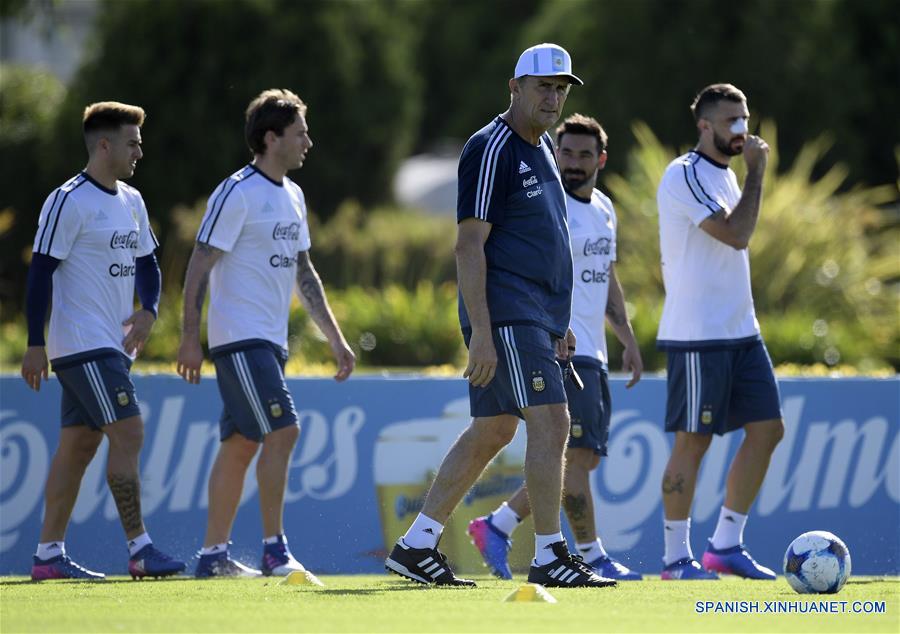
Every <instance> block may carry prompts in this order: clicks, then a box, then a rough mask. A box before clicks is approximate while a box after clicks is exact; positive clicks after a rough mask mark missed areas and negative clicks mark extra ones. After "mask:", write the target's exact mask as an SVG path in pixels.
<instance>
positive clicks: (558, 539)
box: [524, 385, 616, 587]
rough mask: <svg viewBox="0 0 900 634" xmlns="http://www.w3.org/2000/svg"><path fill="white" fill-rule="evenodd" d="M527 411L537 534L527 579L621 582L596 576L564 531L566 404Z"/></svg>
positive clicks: (555, 583) (569, 583)
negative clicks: (571, 549)
mask: <svg viewBox="0 0 900 634" xmlns="http://www.w3.org/2000/svg"><path fill="white" fill-rule="evenodd" d="M560 387H562V386H561V385H560ZM524 413H525V422H526V425H527V430H528V447H527V449H526V453H525V479H526V482H527V484H528V499H529V501H530V503H531V513H532V516H533V518H534V532H535V535H534V537H535V556H534V560H533V561H532V562H531V569H530V570H529V572H528V581H529V582H530V583H538V584H541V585H543V586H549V587H585V586H587V587H604V586H614V585H616V582H615V581H614V580H612V579H606V578H603V577H600V576H598V575H597V574H595V573H594V571H593V569H591V568H590V566H587V565H586V564H584V563H583V562H582V559H581V558H580V557H572V555H571V553H570V552H569V548H568V546H567V545H566V542H565V540H564V539H563V536H562V531H561V530H560V524H559V511H560V506H561V497H562V480H563V468H564V467H563V462H564V461H563V450H564V447H565V442H566V438H567V437H568V435H569V413H568V411H567V409H566V405H565V403H557V404H553V405H542V406H536V407H529V408H528V409H527V410H525V412H524Z"/></svg>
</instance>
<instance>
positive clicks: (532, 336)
mask: <svg viewBox="0 0 900 634" xmlns="http://www.w3.org/2000/svg"><path fill="white" fill-rule="evenodd" d="M491 332H492V333H493V335H494V347H495V348H496V350H497V371H496V373H495V374H494V378H493V379H492V380H491V382H490V383H488V384H487V386H485V387H474V386H472V384H471V383H470V384H469V405H470V408H471V412H472V416H476V417H486V416H499V415H500V414H512V415H513V416H518V417H520V418H521V417H522V410H523V409H525V408H526V407H533V406H535V405H549V404H551V403H565V402H566V392H565V389H564V388H563V376H562V368H561V367H560V365H559V363H557V361H556V346H555V339H554V337H553V335H551V334H550V333H549V332H547V331H546V330H544V329H543V328H538V327H537V326H499V327H496V328H491ZM463 336H464V339H465V342H466V346H468V345H469V340H470V339H471V337H472V335H471V333H464V334H463Z"/></svg>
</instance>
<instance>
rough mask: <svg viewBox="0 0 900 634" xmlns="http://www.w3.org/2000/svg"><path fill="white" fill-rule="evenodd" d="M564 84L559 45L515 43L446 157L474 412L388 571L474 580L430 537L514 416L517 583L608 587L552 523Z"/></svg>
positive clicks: (561, 410) (564, 291)
mask: <svg viewBox="0 0 900 634" xmlns="http://www.w3.org/2000/svg"><path fill="white" fill-rule="evenodd" d="M571 84H577V85H581V84H582V81H581V80H580V79H578V77H576V76H575V75H574V74H572V60H571V57H570V56H569V54H568V53H567V52H566V51H565V49H563V48H562V47H560V46H557V45H556V44H539V45H537V46H533V47H531V48H529V49H527V50H526V51H525V52H523V53H522V55H521V56H520V57H519V61H518V63H517V64H516V68H515V73H514V76H513V78H512V79H510V80H509V90H510V93H511V100H510V106H509V109H508V110H507V111H506V112H504V113H503V114H501V115H499V116H497V117H495V118H494V120H493V121H492V122H491V123H489V124H488V125H487V126H485V127H484V128H482V129H481V130H479V131H478V132H476V133H475V134H474V135H473V136H472V137H471V138H470V139H469V141H468V143H466V146H465V148H464V149H463V152H462V156H461V157H460V160H459V192H458V199H457V219H458V223H459V227H458V233H457V242H456V262H457V274H458V278H459V290H460V302H459V319H460V326H461V327H462V332H463V337H464V339H465V341H466V345H467V346H468V348H469V362H468V365H467V367H466V370H465V373H464V376H465V377H466V378H468V380H469V399H470V405H471V411H472V416H473V417H474V419H473V421H472V424H471V425H470V426H469V427H468V429H466V431H465V432H463V433H462V435H461V436H460V437H459V438H458V439H457V441H456V443H455V444H454V445H453V447H452V448H451V449H450V451H449V452H448V454H447V455H446V456H445V457H444V460H443V462H442V464H441V466H440V469H439V470H438V473H437V475H436V476H435V479H434V482H433V484H432V486H431V490H430V491H429V492H428V495H427V496H426V498H425V503H424V505H423V507H422V512H421V513H419V515H418V516H417V517H416V519H415V521H414V522H413V524H412V526H410V528H409V530H408V531H407V532H406V534H405V535H404V536H403V537H401V538H400V539H399V540H398V542H397V544H396V546H395V547H394V549H393V551H392V552H391V554H390V556H389V557H388V558H387V560H386V561H385V567H386V568H387V569H388V570H390V571H392V572H395V573H397V574H399V575H401V576H403V577H406V578H408V579H411V580H413V581H418V582H420V583H428V584H435V585H452V586H460V585H462V586H472V585H475V584H474V582H473V581H469V580H466V579H460V578H458V577H456V576H455V575H454V574H453V571H452V570H451V569H450V566H449V565H448V564H447V560H446V557H445V556H444V555H443V554H442V553H441V552H440V551H439V550H438V549H437V544H438V541H439V540H440V537H441V532H442V531H443V528H444V524H446V522H447V520H448V518H449V517H450V514H451V513H452V512H453V509H454V508H456V506H457V505H458V504H459V502H460V500H461V499H462V497H463V496H464V495H465V493H466V491H468V490H469V489H470V488H471V487H472V485H473V484H474V483H475V481H476V480H477V479H478V477H479V476H480V475H481V472H482V471H483V470H484V467H485V466H486V465H487V464H488V462H490V461H491V460H492V459H493V458H494V456H496V455H497V453H498V452H499V451H500V450H501V449H502V448H503V447H504V446H506V445H507V444H508V443H509V441H510V440H512V438H513V436H514V435H515V433H516V428H517V427H518V423H519V419H520V418H524V419H525V425H526V430H527V432H528V448H527V451H526V455H525V478H526V481H527V483H528V490H529V494H530V499H531V506H532V513H533V515H534V526H535V558H534V561H533V562H532V566H531V570H530V572H529V575H528V581H529V582H532V583H539V584H541V585H544V586H553V587H584V586H592V587H601V586H608V585H615V581H612V580H609V579H604V578H601V577H599V576H597V575H596V574H595V573H594V571H593V570H591V569H590V568H589V567H588V566H586V565H585V564H584V563H583V562H582V560H581V558H580V557H573V556H572V555H571V554H570V553H569V550H568V547H567V546H566V543H565V541H564V540H563V537H562V533H561V531H560V524H559V511H560V495H561V488H562V457H563V451H564V447H565V444H566V439H567V438H568V434H569V415H568V412H567V408H566V394H565V389H564V386H563V370H562V368H561V366H560V364H559V363H558V361H557V359H558V358H563V359H567V358H568V357H569V356H570V351H573V350H574V348H575V338H574V335H572V333H571V331H570V330H569V321H570V318H571V307H572V286H573V279H572V275H573V273H572V253H571V249H570V245H569V231H568V226H567V218H566V198H565V192H564V190H563V185H562V181H561V179H560V174H559V167H558V166H557V163H556V158H555V156H554V152H553V142H552V140H551V138H550V136H549V135H548V134H547V130H548V129H549V128H550V127H551V126H553V125H554V124H555V123H556V121H557V120H558V119H559V117H560V115H561V114H562V108H563V105H564V104H565V102H566V97H567V96H568V93H569V86H570V85H571Z"/></svg>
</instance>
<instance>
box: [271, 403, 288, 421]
mask: <svg viewBox="0 0 900 634" xmlns="http://www.w3.org/2000/svg"><path fill="white" fill-rule="evenodd" d="M269 413H270V414H271V415H272V418H281V416H282V414H284V410H283V409H282V407H281V403H279V402H278V401H270V402H269Z"/></svg>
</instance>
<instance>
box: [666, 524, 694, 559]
mask: <svg viewBox="0 0 900 634" xmlns="http://www.w3.org/2000/svg"><path fill="white" fill-rule="evenodd" d="M663 536H664V537H665V540H666V554H665V555H664V556H663V563H664V564H665V565H667V566H668V565H669V564H671V563H674V562H676V561H678V560H679V559H684V558H685V557H690V558H692V559H693V557H694V553H692V552H691V518H687V519H686V520H663Z"/></svg>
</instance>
